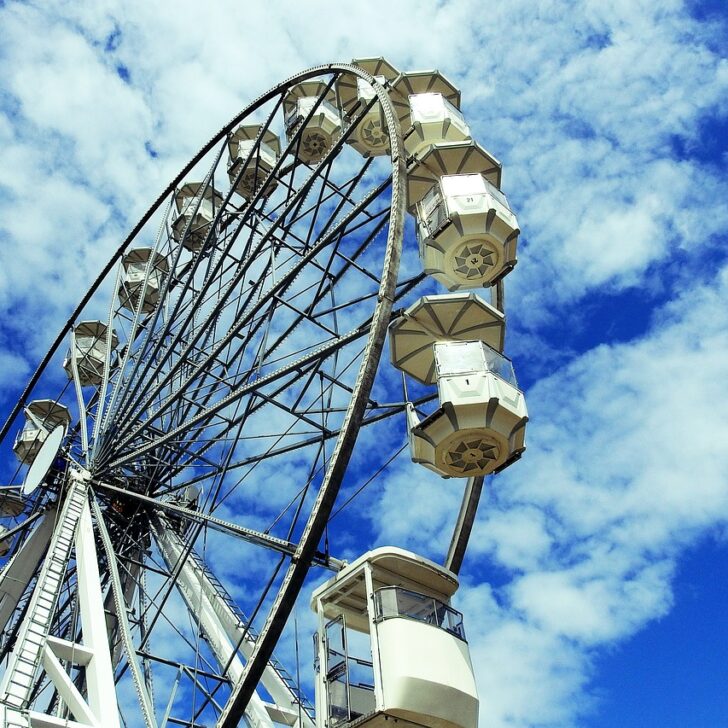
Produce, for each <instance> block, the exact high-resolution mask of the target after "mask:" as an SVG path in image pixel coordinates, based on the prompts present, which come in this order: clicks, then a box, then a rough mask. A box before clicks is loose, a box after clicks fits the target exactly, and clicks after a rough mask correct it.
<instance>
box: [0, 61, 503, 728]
mask: <svg viewBox="0 0 728 728" xmlns="http://www.w3.org/2000/svg"><path fill="white" fill-rule="evenodd" d="M401 76H402V75H401V74H399V73H398V72H394V71H393V70H392V69H391V67H390V66H389V65H388V64H386V62H384V61H382V60H381V59H380V61H379V65H377V64H376V63H375V62H372V63H370V64H369V65H367V64H361V65H353V64H351V65H347V64H333V65H327V66H322V67H317V68H314V69H311V70H309V71H306V72H305V73H302V74H299V75H297V76H294V77H292V78H290V79H288V80H287V81H285V82H284V83H282V84H280V85H278V86H276V87H275V88H273V89H272V90H271V91H269V92H268V93H266V94H264V95H263V96H261V97H260V98H259V99H257V100H256V101H255V102H253V103H252V104H250V105H249V106H248V107H247V108H245V109H244V110H243V111H242V112H241V113H240V114H238V115H237V116H236V117H235V118H234V119H232V120H231V121H230V122H229V123H228V124H226V125H225V126H224V127H223V128H222V129H221V130H220V131H219V132H218V133H217V134H216V135H215V136H214V137H213V138H212V139H211V140H210V141H209V142H208V143H207V144H206V145H205V146H204V147H203V148H202V149H201V151H200V152H199V153H198V154H197V155H195V157H194V158H193V159H192V160H191V161H190V163H189V164H188V165H186V166H185V168H184V169H183V170H182V171H181V172H180V173H179V175H178V176H177V177H176V178H175V179H174V180H173V181H172V182H171V183H170V185H169V186H168V187H167V189H166V190H165V191H164V193H163V194H162V195H160V197H159V198H158V199H157V200H156V202H155V203H154V204H153V205H152V207H151V208H150V209H149V210H148V211H147V213H146V214H145V215H144V216H143V217H142V219H141V220H140V222H139V223H138V224H137V225H136V226H135V228H134V229H133V230H132V232H131V234H130V235H129V236H128V238H127V239H126V240H125V241H124V243H123V244H122V245H121V246H120V247H119V249H118V250H117V251H116V253H115V254H114V255H113V256H112V258H111V260H110V261H109V263H108V265H107V266H106V267H105V268H104V270H103V271H102V273H101V275H100V276H99V278H98V279H97V280H96V281H95V282H94V283H93V285H92V286H91V288H90V289H89V291H88V292H87V293H86V294H85V295H83V297H82V299H81V301H80V303H79V305H78V307H77V309H76V310H75V311H74V313H73V315H72V316H71V317H70V318H69V320H68V322H67V324H66V325H65V326H64V327H63V329H62V330H61V331H60V333H59V335H58V337H57V339H56V340H55V342H54V343H53V345H52V346H51V348H50V349H49V351H48V353H47V355H46V356H45V357H44V358H43V360H42V362H41V363H40V365H39V367H38V369H37V371H36V372H35V374H34V375H33V376H32V377H31V379H30V381H29V383H28V385H27V386H26V388H25V390H24V391H23V393H22V395H21V396H20V397H19V398H18V401H17V405H16V406H15V407H14V408H13V410H12V411H11V412H10V413H9V416H8V418H7V421H6V422H5V425H4V427H3V428H2V430H1V431H0V448H1V453H2V457H3V458H4V459H5V460H7V461H8V462H9V461H10V460H11V458H12V453H11V448H12V449H13V450H15V453H16V455H18V457H19V458H20V460H21V465H20V467H19V469H18V471H16V475H15V477H14V478H12V479H11V480H10V481H9V483H11V484H12V483H14V482H17V481H18V478H20V477H22V476H21V473H22V470H21V469H22V467H23V466H24V465H28V464H31V463H33V461H34V459H35V458H48V463H47V466H48V467H47V468H44V472H43V473H41V474H40V477H38V482H37V483H29V482H28V480H26V487H25V489H24V492H22V493H21V494H19V493H18V492H17V490H12V489H8V488H6V489H3V490H0V511H2V515H3V517H5V518H11V519H12V520H13V523H12V524H11V525H10V526H9V527H8V528H5V530H4V532H3V534H0V535H2V537H3V543H4V544H6V545H7V551H8V554H7V560H6V562H5V565H4V566H3V567H2V572H1V573H0V629H1V630H2V637H1V638H0V670H1V671H2V678H1V681H0V726H8V727H11V726H12V727H17V728H21V727H22V728H55V727H56V726H58V727H60V726H68V727H70V728H78V727H80V726H96V727H98V728H101V727H102V726H103V727H104V728H106V727H109V728H116V727H117V726H127V727H129V728H131V726H144V727H146V728H157V727H158V728H165V727H166V726H175V725H176V726H187V727H190V728H191V727H193V726H213V725H214V726H217V727H218V728H231V726H236V725H239V724H241V722H245V723H246V724H247V725H249V726H252V727H253V728H272V726H273V724H274V723H278V724H285V725H290V726H293V727H294V728H313V726H314V725H315V715H314V710H313V707H312V702H311V701H310V700H309V699H308V698H307V697H306V696H305V695H304V689H303V686H302V685H301V682H302V681H301V679H300V675H299V674H298V672H299V671H298V669H297V666H296V669H294V668H293V667H291V664H292V657H291V655H292V654H293V647H292V642H291V640H290V638H287V637H286V634H287V633H286V632H285V631H284V630H285V627H286V624H287V623H289V624H290V622H289V618H290V617H291V615H292V612H293V609H294V606H295V604H296V600H297V597H298V596H299V593H300V592H301V591H302V589H304V588H308V586H310V584H312V583H313V581H315V578H318V577H316V574H320V573H321V572H337V571H338V570H339V569H340V568H341V567H342V565H343V563H344V562H343V560H342V559H341V558H337V556H339V557H341V554H340V553H339V554H336V553H334V554H332V553H331V545H332V544H337V543H339V544H342V545H345V544H346V543H347V534H348V533H353V534H355V533H356V530H357V528H361V519H360V518H356V517H352V518H351V519H350V520H348V521H346V522H344V521H345V519H343V518H342V519H339V520H338V521H333V520H332V517H333V515H335V513H336V511H334V508H335V506H336V505H338V507H339V509H340V508H341V507H342V505H345V504H346V503H347V502H348V501H349V500H350V499H351V498H352V497H354V496H355V495H356V493H357V492H359V490H361V487H360V483H361V482H362V481H364V480H365V479H366V478H367V477H368V476H371V474H372V473H375V472H381V471H382V470H383V469H385V468H386V467H387V465H388V464H389V463H390V462H391V461H392V459H393V458H394V457H395V456H396V455H397V454H398V453H399V452H401V451H402V450H403V447H402V441H403V436H404V433H405V430H404V428H405V423H406V421H407V419H406V413H407V412H408V408H409V410H410V411H415V410H420V409H421V408H422V407H424V406H426V405H427V403H429V402H431V401H432V400H433V399H434V398H435V395H434V394H433V393H432V391H431V390H429V389H427V388H426V387H424V386H422V387H419V386H418V385H416V384H415V385H414V386H411V387H410V391H409V392H407V389H406V387H404V385H403V381H402V378H401V377H400V375H399V374H397V373H396V372H395V371H394V369H392V368H388V367H381V368H380V367H379V364H380V357H381V354H382V351H383V348H384V347H385V345H386V334H387V329H388V327H389V325H390V323H391V321H392V320H393V318H394V317H395V316H396V315H399V314H400V313H401V312H402V311H403V310H404V309H405V308H406V306H408V305H410V304H411V302H412V301H413V300H414V299H415V298H417V297H418V296H421V295H423V294H426V293H428V292H431V290H432V280H431V279H428V278H427V276H426V275H425V272H424V271H423V269H422V267H421V266H419V265H418V264H417V246H416V245H414V246H413V247H412V249H413V250H414V253H412V252H410V250H408V249H407V247H406V246H405V249H404V253H403V240H404V239H405V237H406V236H405V224H406V219H407V218H406V210H407V198H408V190H407V182H408V159H409V163H410V166H411V164H412V154H411V153H410V152H411V150H409V151H408V150H407V149H406V140H404V141H403V128H405V126H406V124H403V114H402V110H401V103H399V104H398V101H397V99H400V101H401V99H406V98H407V94H408V87H407V86H406V85H405V88H404V90H403V91H401V92H400V95H399V96H397V94H396V93H394V92H393V89H395V87H396V84H397V83H398V82H399V79H401ZM362 88H365V89H367V93H363V94H362V93H359V95H358V97H357V98H356V100H355V102H352V100H351V99H352V93H354V96H355V97H356V89H362ZM352 89H354V90H355V91H354V92H352ZM347 99H348V101H347ZM453 128H454V127H453ZM423 138H424V137H423ZM425 141H426V140H425ZM411 143H412V137H411V136H410V144H411ZM423 143H424V142H423ZM367 145H369V146H367ZM421 148H422V144H420V147H418V148H417V149H418V150H420V149H421ZM190 180H194V182H191V181H190ZM409 194H410V196H411V190H410V193H409ZM473 250H474V248H473ZM401 257H403V264H402V266H400V258H401ZM400 268H401V270H400ZM481 269H482V266H481ZM468 270H469V269H468ZM468 275H470V273H468ZM492 285H493V287H492V291H493V297H492V302H493V304H494V305H495V306H497V307H499V308H501V309H502V287H501V286H500V284H499V282H498V281H497V280H494V281H492ZM69 339H70V348H69V349H67V342H68V341H69ZM64 369H65V373H64ZM23 414H24V415H25V418H26V424H25V426H24V428H23V429H22V430H21V431H20V432H19V433H18V432H17V429H18V427H17V426H18V421H19V419H20V416H21V415H23ZM57 427H61V428H63V430H62V431H63V437H62V443H61V446H60V448H59V449H58V451H57V452H55V451H54V452H53V453H50V456H49V453H48V452H47V448H45V449H44V446H43V443H44V442H45V441H46V440H49V439H50V434H51V433H52V432H54V428H57ZM16 433H17V434H16ZM11 436H14V437H15V440H14V441H13V440H12V439H11ZM357 443H358V444H357ZM462 482H463V483H464V482H465V481H464V480H463V481H462ZM365 484H366V483H365ZM481 486H482V477H474V478H470V479H469V480H468V485H467V488H466V490H465V496H464V500H463V508H462V511H461V514H460V517H459V519H458V521H457V525H456V529H455V533H454V535H453V538H452V544H451V547H450V552H449V555H448V557H447V566H448V567H449V568H450V569H451V570H452V571H455V572H457V570H458V569H459V566H460V563H461V562H462V558H463V553H464V550H465V546H466V544H467V538H468V535H469V531H470V527H471V525H472V519H473V516H474V510H475V507H476V505H477V500H478V496H479V494H480V489H481ZM347 515H348V514H347ZM311 570H313V572H312V575H313V576H311V575H309V572H310V571H311ZM307 579H308V580H307ZM223 583H226V584H227V586H224V585H223ZM274 648H276V651H277V650H278V648H282V650H283V652H284V653H285V655H286V657H285V659H284V658H282V657H279V656H277V654H274ZM284 664H288V667H285V666H284ZM309 684H310V681H309Z"/></svg>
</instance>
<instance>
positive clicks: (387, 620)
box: [311, 547, 478, 728]
mask: <svg viewBox="0 0 728 728" xmlns="http://www.w3.org/2000/svg"><path fill="white" fill-rule="evenodd" d="M457 588H458V581H457V578H456V577H455V575H454V574H452V573H451V572H450V571H448V570H447V569H445V568H444V567H442V566H439V565H437V564H435V563H434V562H432V561H429V560H428V559H425V558H423V557H421V556H417V555H415V554H413V553H411V552H409V551H404V550H402V549H398V548H394V547H385V548H379V549H375V550H374V551H370V552H368V553H366V554H364V555H363V556H361V557H360V558H358V559H357V560H356V561H354V562H353V563H351V564H349V565H348V566H346V567H345V568H344V569H342V570H341V571H340V572H339V573H338V574H337V575H336V576H335V577H334V578H333V579H330V580H329V581H327V582H326V583H325V584H322V585H321V586H320V587H319V588H318V589H316V590H315V591H314V593H313V595H312V597H311V608H312V609H313V610H314V612H316V614H317V615H318V622H319V625H318V631H317V633H316V635H315V637H314V641H315V650H316V651H315V655H316V658H315V659H316V715H317V716H321V718H322V719H321V718H320V719H319V722H318V725H319V726H323V725H324V721H326V723H325V724H326V726H327V728H335V727H336V726H345V725H356V726H367V728H375V727H378V726H384V725H386V724H387V723H388V722H391V721H393V720H394V721H395V722H398V721H402V722H403V723H404V724H410V725H412V724H414V725H418V726H429V727H431V728H475V727H476V726H477V723H478V695H477V691H476V687H475V678H474V676H473V668H472V664H471V662H470V651H469V648H468V643H467V641H466V639H465V631H464V628H463V619H462V615H461V614H460V612H458V611H456V610H455V609H453V608H452V607H451V606H450V599H451V597H452V595H453V594H454V593H455V591H456V590H457ZM357 646H358V652H359V656H356V653H357Z"/></svg>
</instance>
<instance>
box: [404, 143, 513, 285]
mask: <svg viewBox="0 0 728 728" xmlns="http://www.w3.org/2000/svg"><path fill="white" fill-rule="evenodd" d="M453 172H457V174H453ZM500 181H501V165H500V162H499V161H498V160H497V159H495V158H494V157H493V156H492V155H491V154H490V153H489V152H487V151H486V150H485V149H483V147H481V146H480V145H479V144H476V143H475V142H472V141H470V142H455V143H450V142H444V143H440V144H435V145H434V146H432V147H430V149H429V150H428V151H427V152H426V153H425V154H423V155H422V157H421V158H419V159H418V160H417V161H416V162H415V164H414V165H413V166H412V167H411V169H410V170H409V173H408V176H407V183H408V193H409V204H410V212H413V213H414V214H415V216H416V218H417V240H418V244H419V253H420V258H421V260H422V264H423V266H424V268H425V272H426V273H427V274H428V275H431V276H432V277H433V278H435V279H436V280H437V281H438V282H439V283H442V284H443V285H444V286H445V287H446V288H447V289H448V290H451V291H456V290H459V289H463V288H475V287H480V286H491V285H493V284H494V283H496V282H497V281H498V280H499V279H500V278H502V277H503V276H505V275H506V274H507V273H508V272H510V271H511V270H512V269H513V267H514V266H515V265H516V247H517V244H518V235H519V233H520V230H519V228H518V222H517V220H516V216H515V215H514V214H513V212H512V211H511V209H510V207H509V205H508V201H507V199H506V197H505V195H504V194H503V193H502V192H501V191H500Z"/></svg>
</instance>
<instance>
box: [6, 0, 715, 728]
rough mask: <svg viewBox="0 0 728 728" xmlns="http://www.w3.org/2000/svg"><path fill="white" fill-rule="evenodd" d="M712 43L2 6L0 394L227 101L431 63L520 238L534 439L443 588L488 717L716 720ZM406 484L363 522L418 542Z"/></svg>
mask: <svg viewBox="0 0 728 728" xmlns="http://www.w3.org/2000/svg"><path fill="white" fill-rule="evenodd" d="M294 8H295V9H294ZM727 41H728V17H726V13H725V7H724V4H723V3H721V2H701V3H685V2H680V1H678V0H665V1H664V2H660V3H655V2H649V1H648V0H643V1H641V2H640V1H637V0H630V1H627V0H622V1H618V2H613V3H602V2H598V1H596V0H594V1H589V0H586V1H584V2H562V3H554V2H546V1H545V0H544V1H541V2H539V1H537V0H514V1H513V2H500V3H496V2H488V3H484V2H477V1H476V0H449V1H445V2H414V1H411V0H403V1H402V2H398V3H396V4H394V3H387V2H383V1H380V0H376V1H374V2H370V3H367V4H365V5H361V6H357V7H356V8H354V7H352V8H345V7H344V4H341V5H340V6H338V5H331V4H326V3H323V2H319V1H318V0H317V1H315V2H314V1H312V0H302V2H300V3H297V4H295V6H294V5H292V4H287V3H284V2H282V1H281V0H276V1H272V2H265V3H264V2H259V1H258V0H254V1H251V2H246V3H224V2H221V3H216V4H215V5H214V6H212V7H210V8H207V9H206V10H205V11H204V12H200V7H199V6H198V5H195V4H192V3H188V2H176V3H173V4H171V3H170V4H167V3H143V2H127V3H123V4H122V3H115V2H96V3H94V4H93V5H84V4H79V3H64V2H44V3H33V2H27V3H16V2H12V1H9V0H8V1H6V2H2V3H0V62H1V63H2V67H3V74H2V78H0V191H1V194H0V310H1V311H2V318H1V319H0V406H2V407H3V408H8V407H9V406H10V405H11V403H12V401H13V397H14V396H17V393H18V392H19V391H20V389H21V388H22V384H23V381H24V378H25V377H27V376H28V374H29V373H30V371H31V370H32V368H33V366H34V364H35V362H36V361H37V360H38V359H39V358H40V356H41V355H42V354H43V352H44V351H45V349H46V348H47V346H48V344H49V342H50V341H51V340H52V339H53V338H54V336H55V333H56V331H57V330H58V328H59V327H60V325H61V324H62V323H63V322H64V321H65V319H66V317H67V316H68V314H69V312H70V311H71V309H72V308H73V306H74V305H75V303H76V301H77V299H78V297H79V292H80V291H82V290H84V289H85V287H86V286H87V285H88V283H89V282H90V281H91V280H92V279H93V278H94V277H95V274H96V272H97V271H98V270H100V268H101V267H102V266H103V264H104V263H105V262H106V260H107V259H108V257H109V255H110V253H111V251H112V250H114V249H115V248H116V247H117V245H118V243H119V241H120V240H121V239H122V238H123V237H124V236H125V234H126V232H127V231H128V230H129V229H130V227H131V226H132V225H133V224H134V222H135V221H136V219H137V218H138V217H139V216H140V214H141V213H142V212H143V210H144V209H145V208H146V207H147V206H148V204H149V203H150V202H151V201H152V200H153V199H154V198H155V197H156V195H157V194H158V193H159V191H160V190H161V189H162V188H163V187H164V186H165V185H166V183H167V182H168V180H169V179H170V178H171V177H172V176H173V174H175V173H176V172H177V170H178V169H179V168H180V167H181V166H182V165H183V164H184V163H185V162H186V161H187V160H188V159H189V157H190V156H191V155H192V153H193V152H194V151H196V150H197V149H198V148H199V147H200V146H201V144H202V143H203V142H205V141H206V140H207V139H208V138H209V137H210V135H211V134H212V133H213V132H214V131H216V130H217V129H218V128H220V127H221V126H222V124H223V123H225V122H226V121H227V120H228V119H229V118H230V117H232V116H233V114H235V113H236V112H237V111H238V110H239V109H240V108H241V107H242V106H244V105H245V104H246V103H247V102H248V101H250V100H251V99H253V98H254V97H256V96H258V95H259V94H260V93H262V92H263V91H265V90H266V89H267V88H269V87H270V86H272V85H273V84H275V83H277V82H279V81H280V80H282V79H284V78H286V77H288V76H289V75H291V74H293V73H295V72H297V71H299V70H303V69H305V68H307V67H310V66H313V65H316V64H318V63H325V62H331V61H349V60H350V59H351V58H352V57H357V56H373V55H384V56H385V57H387V58H388V59H389V60H390V61H391V62H392V63H393V64H394V65H396V66H397V67H399V68H402V69H408V70H415V69H422V68H439V70H440V71H442V72H443V73H445V74H446V75H448V77H449V78H451V79H452V80H453V81H454V83H455V84H456V85H457V86H459V87H460V89H461V91H462V96H463V103H462V108H463V111H464V113H465V115H466V118H467V120H468V122H469V123H470V125H471V127H472V129H473V133H474V136H475V137H476V138H477V140H478V141H479V142H480V143H481V144H483V145H484V146H485V147H486V148H488V149H489V150H490V151H491V152H492V153H493V154H494V155H495V156H496V157H498V158H499V159H501V160H502V161H503V164H504V182H503V188H504V191H505V192H506V194H507V195H508V197H509V199H510V201H511V203H512V204H513V207H514V209H515V211H516V213H517V214H518V216H519V221H520V223H521V228H522V230H523V234H522V240H521V247H520V251H519V265H518V267H517V268H516V270H515V272H514V273H513V274H511V275H510V276H509V278H508V279H507V292H508V295H507V313H508V325H509V331H508V347H507V348H508V352H509V354H510V355H511V356H512V357H513V359H514V361H515V365H516V370H517V374H518V376H519V380H520V382H521V383H522V385H523V386H524V388H525V389H526V393H527V402H528V405H529V411H530V415H531V422H530V424H529V430H528V445H529V450H528V452H527V453H526V455H525V457H524V459H523V461H522V462H520V463H518V464H517V465H515V466H514V467H513V468H511V469H509V470H508V471H507V472H505V473H504V474H503V475H501V476H498V477H497V478H496V479H494V480H493V482H492V484H491V485H490V486H489V490H488V493H487V496H486V497H485V498H484V500H483V503H482V508H481V512H480V514H479V520H478V523H477V526H476V529H475V533H474V537H473V543H472V545H471V549H470V551H469V554H468V558H467V561H466V563H465V567H464V574H463V586H462V588H461V590H460V594H459V596H458V604H459V606H460V607H461V608H462V609H463V610H464V611H465V614H466V620H467V621H466V628H467V630H468V634H469V636H470V641H471V647H472V650H473V659H474V663H475V667H476V670H477V673H478V681H479V690H480V693H481V699H482V704H483V712H482V719H481V725H482V726H487V727H488V728H490V727H492V728H527V727H528V728H530V727H533V728H536V727H539V728H541V727H547V726H548V727H551V726H559V727H561V726H579V727H580V728H606V726H625V727H629V726H641V727H644V728H650V727H651V726H655V728H657V727H658V726H659V728H668V727H671V726H675V727H676V728H677V726H680V727H681V728H683V727H688V726H689V727H692V726H696V727H702V726H710V727H711V728H712V727H713V726H724V725H728V703H727V702H726V697H725V689H724V684H725V675H726V668H725V664H726V658H728V624H727V623H726V618H725V616H724V614H723V613H722V609H723V607H724V605H725V602H726V591H725V586H724V584H725V583H726V577H727V576H728V573H726V571H727V568H726V563H727V561H726V559H727V557H728V551H727V550H726V526H727V523H728V479H727V477H726V473H727V472H728V454H726V452H727V449H726V442H728V404H726V403H727V402H728V378H727V377H726V376H725V373H726V371H728V305H727V304H728V262H727V259H726V253H725V250H726V244H727V243H728V234H727V230H728V205H726V200H727V199H728V179H727V177H726V170H727V167H728V134H727V133H726V132H727V131H728V101H727V99H728V94H727V93H726V92H727V91H728V59H727V58H726V48H728V43H727ZM411 473H412V470H411V466H407V465H406V463H402V464H400V463H399V461H398V463H397V465H396V466H394V467H393V468H391V469H390V471H388V476H387V478H386V480H384V481H383V482H382V484H381V486H380V487H379V488H378V489H377V490H375V491H374V492H373V493H371V494H367V497H366V499H365V505H366V508H365V510H364V511H363V513H364V517H365V518H367V519H369V521H370V522H371V524H372V526H373V528H374V532H375V538H376V540H377V541H378V542H379V543H386V542H390V543H396V544H398V545H403V546H406V547H410V548H413V549H414V550H418V549H421V550H425V551H427V550H428V549H429V550H431V551H432V552H437V549H442V543H441V542H442V536H441V533H442V530H443V529H442V526H443V523H442V516H441V514H442V513H451V512H452V509H453V507H454V503H456V500H457V493H455V492H454V491H453V489H452V488H448V487H447V486H446V485H443V482H442V481H439V480H437V479H434V478H429V477H423V478H422V480H421V481H418V482H417V483H415V484H412V482H411ZM410 502H418V503H427V504H428V505H429V504H431V507H426V508H425V507H421V508H411V507H408V508H403V507H402V506H403V504H407V503H410ZM385 514H386V515H387V517H386V518H384V517H383V516H384V515H385ZM392 514H396V515H394V516H393V515H392ZM402 514H404V515H402Z"/></svg>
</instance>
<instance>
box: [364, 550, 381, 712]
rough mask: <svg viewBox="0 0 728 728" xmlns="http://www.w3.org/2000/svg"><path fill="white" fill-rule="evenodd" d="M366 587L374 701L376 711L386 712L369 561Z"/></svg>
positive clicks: (366, 568) (366, 569) (365, 571)
mask: <svg viewBox="0 0 728 728" xmlns="http://www.w3.org/2000/svg"><path fill="white" fill-rule="evenodd" d="M364 585H365V588H366V592H367V616H368V617H369V642H370V643H371V646H372V666H373V668H374V700H375V704H376V709H377V710H384V683H383V682H382V663H381V661H380V658H379V633H378V630H377V622H376V621H375V617H376V614H377V611H376V604H375V603H374V579H373V577H372V565H371V564H370V563H369V562H368V561H367V562H366V563H365V564H364Z"/></svg>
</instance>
